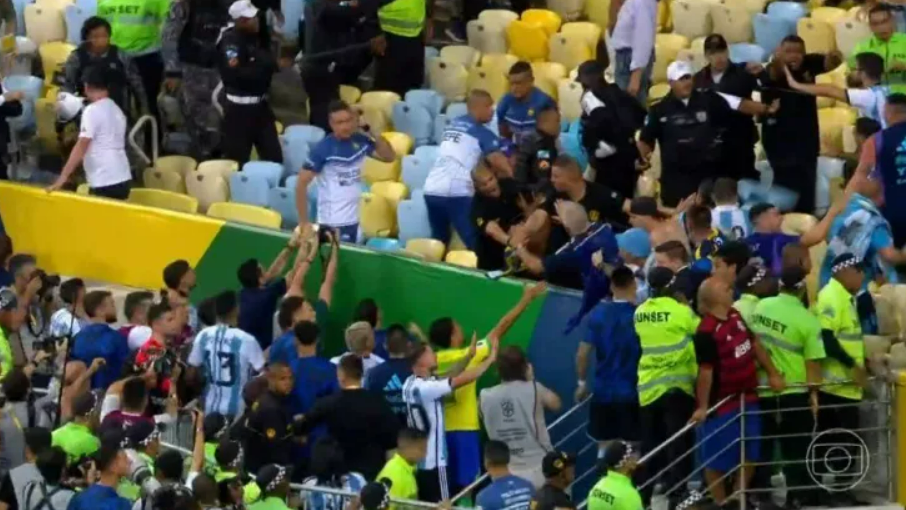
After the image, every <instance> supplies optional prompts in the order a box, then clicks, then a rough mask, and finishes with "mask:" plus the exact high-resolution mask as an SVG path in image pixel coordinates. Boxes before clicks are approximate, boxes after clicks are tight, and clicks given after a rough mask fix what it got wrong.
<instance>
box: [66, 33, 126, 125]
mask: <svg viewBox="0 0 906 510" xmlns="http://www.w3.org/2000/svg"><path fill="white" fill-rule="evenodd" d="M119 52H120V49H119V48H117V47H116V46H110V48H109V49H108V50H107V53H106V54H104V56H103V57H100V58H98V57H92V55H91V54H90V53H89V52H88V43H82V44H81V45H79V47H78V49H76V57H78V59H79V69H81V70H82V72H81V76H80V77H79V83H78V93H79V95H80V96H82V97H85V76H86V75H87V74H88V71H89V70H90V69H91V68H93V67H95V66H98V67H104V68H106V69H108V72H107V73H106V77H107V80H108V81H107V92H108V95H109V96H110V99H112V100H113V102H114V103H116V105H117V106H119V107H120V110H123V113H124V114H125V115H126V117H127V118H128V117H129V113H130V112H131V111H132V108H131V107H130V97H131V96H130V94H129V81H128V79H127V78H126V67H125V66H124V65H123V59H122V58H121V57H120V54H119Z"/></svg>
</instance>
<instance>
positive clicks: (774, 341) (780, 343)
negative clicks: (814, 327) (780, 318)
mask: <svg viewBox="0 0 906 510" xmlns="http://www.w3.org/2000/svg"><path fill="white" fill-rule="evenodd" d="M758 339H759V340H761V341H762V342H765V343H768V344H771V345H773V346H775V347H778V348H780V349H783V350H785V351H790V352H793V353H796V354H803V353H804V352H805V349H804V348H803V347H802V346H801V345H796V344H794V343H791V342H787V341H786V340H784V339H782V338H777V337H775V336H772V335H768V334H766V333H761V334H759V335H758Z"/></svg>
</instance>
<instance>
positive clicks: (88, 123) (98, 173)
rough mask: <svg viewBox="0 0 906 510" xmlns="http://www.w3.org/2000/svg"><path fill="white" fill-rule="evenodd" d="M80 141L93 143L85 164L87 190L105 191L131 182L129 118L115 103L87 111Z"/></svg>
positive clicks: (106, 102) (107, 101) (104, 101)
mask: <svg viewBox="0 0 906 510" xmlns="http://www.w3.org/2000/svg"><path fill="white" fill-rule="evenodd" d="M79 138H88V139H90V140H91V144H89V146H88V151H87V152H86V153H85V161H84V164H85V177H86V178H87V179H88V186H90V187H92V188H103V187H104V186H113V185H114V184H120V183H122V182H126V181H128V180H130V179H132V172H131V170H130V168H129V159H128V158H127V157H126V116H125V115H123V111H122V110H120V107H119V106H117V105H116V103H114V102H113V100H112V99H110V98H105V99H101V100H100V101H96V102H94V103H91V104H90V105H88V106H87V107H86V108H85V111H84V112H83V113H82V128H81V131H80V132H79Z"/></svg>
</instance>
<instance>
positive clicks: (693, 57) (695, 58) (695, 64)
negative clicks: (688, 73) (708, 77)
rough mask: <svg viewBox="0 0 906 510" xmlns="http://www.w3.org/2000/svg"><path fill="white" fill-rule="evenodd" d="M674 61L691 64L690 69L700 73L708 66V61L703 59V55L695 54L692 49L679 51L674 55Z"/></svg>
mask: <svg viewBox="0 0 906 510" xmlns="http://www.w3.org/2000/svg"><path fill="white" fill-rule="evenodd" d="M676 60H685V61H686V62H689V63H690V64H692V69H694V70H695V72H698V71H700V70H701V69H702V68H703V67H705V66H706V65H708V59H707V58H705V54H704V53H699V52H696V51H695V50H694V49H692V48H686V49H682V50H679V53H677V54H676Z"/></svg>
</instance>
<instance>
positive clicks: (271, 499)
mask: <svg viewBox="0 0 906 510" xmlns="http://www.w3.org/2000/svg"><path fill="white" fill-rule="evenodd" d="M255 483H257V484H258V486H259V487H261V492H262V499H261V501H258V502H256V503H252V504H251V505H249V510H289V507H288V506H286V498H287V496H289V471H287V469H286V467H284V466H280V465H277V464H268V465H267V466H264V467H262V468H261V469H260V470H259V471H258V476H256V477H255Z"/></svg>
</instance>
